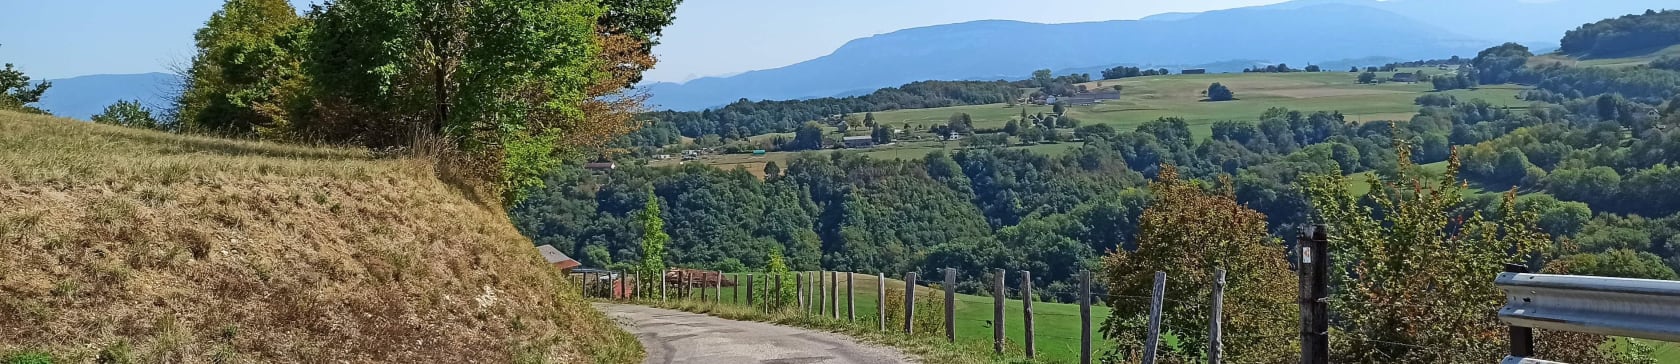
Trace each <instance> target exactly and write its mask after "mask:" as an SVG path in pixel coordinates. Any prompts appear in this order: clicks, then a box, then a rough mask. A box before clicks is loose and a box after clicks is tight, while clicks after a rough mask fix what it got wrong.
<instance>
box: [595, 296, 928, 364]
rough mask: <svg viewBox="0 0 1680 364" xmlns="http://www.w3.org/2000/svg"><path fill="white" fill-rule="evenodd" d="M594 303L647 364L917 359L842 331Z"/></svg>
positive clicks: (843, 363)
mask: <svg viewBox="0 0 1680 364" xmlns="http://www.w3.org/2000/svg"><path fill="white" fill-rule="evenodd" d="M595 307H596V308H598V309H600V310H601V311H603V312H606V313H607V315H608V316H611V317H612V318H613V321H616V322H618V325H619V326H622V327H624V329H625V330H626V331H629V332H630V333H631V334H635V335H636V338H637V339H639V340H641V342H642V346H643V347H645V348H647V361H645V362H644V363H646V364H679V363H761V364H898V363H915V361H914V360H911V359H910V358H909V357H908V356H906V355H904V354H903V353H900V352H898V351H897V350H893V349H888V348H882V347H878V346H869V345H863V344H859V343H858V342H857V341H856V340H852V339H851V338H848V337H846V336H843V335H839V334H833V333H827V332H819V331H812V330H806V329H800V328H794V327H787V326H779V325H772V324H766V323H761V322H746V321H734V320H725V319H721V318H717V317H712V316H707V315H702V314H695V313H688V312H682V311H673V310H666V309H658V308H652V307H644V306H633V305H617V304H601V303H598V304H595Z"/></svg>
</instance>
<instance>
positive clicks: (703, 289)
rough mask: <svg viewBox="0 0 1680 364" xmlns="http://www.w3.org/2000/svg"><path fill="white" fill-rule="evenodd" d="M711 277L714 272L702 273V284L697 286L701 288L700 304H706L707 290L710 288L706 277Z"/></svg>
mask: <svg viewBox="0 0 1680 364" xmlns="http://www.w3.org/2000/svg"><path fill="white" fill-rule="evenodd" d="M711 275H712V272H700V283H699V284H697V285H698V286H700V303H706V288H709V287H706V286H709V284H706V277H710V276H711Z"/></svg>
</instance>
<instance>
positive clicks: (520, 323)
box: [0, 112, 642, 363]
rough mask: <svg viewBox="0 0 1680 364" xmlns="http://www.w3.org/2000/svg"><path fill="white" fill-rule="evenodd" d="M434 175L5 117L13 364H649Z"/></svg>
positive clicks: (6, 280) (0, 323)
mask: <svg viewBox="0 0 1680 364" xmlns="http://www.w3.org/2000/svg"><path fill="white" fill-rule="evenodd" d="M433 166H434V163H431V162H428V161H426V160H423V159H414V158H376V157H374V156H371V155H369V153H367V152H365V151H361V150H355V149H331V148H311V147H300V146H288V145H277V144H269V143H256V142H243V141H232V140H224V139H214V138H204V137H190V136H177V135H170V134H162V133H154V132H148V131H139V130H131V129H124V128H117V127H108V126H102V125H91V124H87V123H82V122H76V121H70V120H65V119H55V118H50V117H40V116H28V115H21V114H15V113H8V112H0V251H3V252H5V255H6V256H5V257H4V259H0V359H3V358H5V357H7V356H14V357H18V355H20V353H37V354H39V353H44V354H50V355H51V356H53V357H56V358H57V359H58V360H59V361H61V362H92V361H100V362H185V363H195V362H310V363H317V362H405V363H465V362H486V363H506V362H554V363H635V362H640V360H641V356H642V353H641V347H640V346H639V345H638V344H637V343H636V341H635V339H634V338H633V337H631V336H629V335H628V334H626V333H624V332H623V331H621V330H619V329H618V328H616V326H614V325H613V324H612V323H611V322H610V321H608V319H607V318H606V317H605V316H604V315H602V314H601V313H600V312H598V311H595V310H594V309H592V308H590V307H588V305H587V304H585V303H583V301H582V300H581V299H580V298H579V297H577V295H576V294H575V293H573V292H574V291H573V290H572V289H569V288H568V287H566V286H565V285H566V284H567V283H566V282H564V280H562V279H560V277H559V275H558V273H557V272H554V271H552V270H551V269H550V268H549V267H548V266H546V265H544V264H543V262H542V259H541V258H540V257H538V256H537V255H536V254H534V253H533V251H532V250H531V243H530V241H529V240H528V239H526V238H524V237H522V236H520V235H519V233H518V232H517V231H515V230H514V228H513V227H512V226H511V225H510V224H509V223H508V221H507V217H506V216H505V215H504V214H503V213H502V212H501V209H500V208H499V207H498V206H495V205H494V204H489V205H486V204H485V203H483V202H482V201H484V199H477V198H474V196H482V194H478V193H474V191H471V190H468V189H462V188H459V187H458V186H456V185H453V184H451V183H447V182H445V181H444V180H441V179H439V178H438V177H437V173H436V169H435V168H434V167H433Z"/></svg>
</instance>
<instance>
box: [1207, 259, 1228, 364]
mask: <svg viewBox="0 0 1680 364" xmlns="http://www.w3.org/2000/svg"><path fill="white" fill-rule="evenodd" d="M1212 296H1213V298H1212V301H1213V302H1210V305H1209V306H1210V307H1211V309H1210V310H1209V311H1208V364H1219V363H1220V362H1221V358H1220V357H1221V356H1222V355H1223V354H1224V351H1225V329H1224V327H1223V325H1222V324H1221V321H1223V320H1224V316H1225V268H1219V269H1215V270H1214V271H1213V294H1212Z"/></svg>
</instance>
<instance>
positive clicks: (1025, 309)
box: [1021, 270, 1037, 359]
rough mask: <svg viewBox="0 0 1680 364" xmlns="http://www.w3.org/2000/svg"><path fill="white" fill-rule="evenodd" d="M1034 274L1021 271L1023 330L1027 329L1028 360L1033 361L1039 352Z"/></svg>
mask: <svg viewBox="0 0 1680 364" xmlns="http://www.w3.org/2000/svg"><path fill="white" fill-rule="evenodd" d="M1032 289H1033V287H1032V272H1028V271H1024V270H1023V271H1021V324H1022V325H1024V326H1022V327H1021V328H1023V329H1026V331H1025V333H1026V339H1027V340H1026V344H1027V348H1026V350H1027V359H1032V358H1033V356H1035V354H1034V353H1033V352H1034V351H1035V350H1037V347H1035V346H1034V345H1033V309H1032V304H1033V292H1032Z"/></svg>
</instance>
